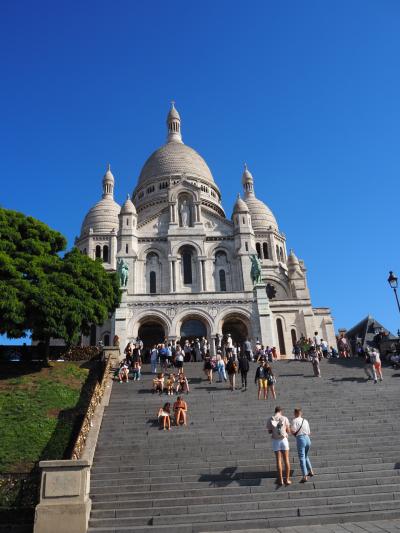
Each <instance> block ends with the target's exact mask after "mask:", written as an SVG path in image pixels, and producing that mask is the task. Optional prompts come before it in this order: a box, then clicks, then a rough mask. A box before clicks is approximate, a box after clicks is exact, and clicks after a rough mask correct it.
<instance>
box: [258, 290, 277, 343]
mask: <svg viewBox="0 0 400 533" xmlns="http://www.w3.org/2000/svg"><path fill="white" fill-rule="evenodd" d="M254 294H255V297H256V305H257V310H258V316H259V321H260V333H261V338H260V341H261V344H263V345H264V346H276V335H275V325H274V320H273V316H272V311H271V308H270V306H269V300H268V296H267V293H266V291H265V285H264V284H260V285H256V286H255V287H254Z"/></svg>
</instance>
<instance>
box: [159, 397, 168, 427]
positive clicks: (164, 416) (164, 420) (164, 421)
mask: <svg viewBox="0 0 400 533" xmlns="http://www.w3.org/2000/svg"><path fill="white" fill-rule="evenodd" d="M158 420H159V422H160V427H161V425H162V428H163V430H164V431H165V430H167V429H168V431H169V430H170V429H171V404H170V403H169V402H167V403H165V404H164V405H163V406H162V407H161V408H160V410H159V411H158Z"/></svg>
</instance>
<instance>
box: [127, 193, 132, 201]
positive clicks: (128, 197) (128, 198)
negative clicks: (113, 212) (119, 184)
mask: <svg viewBox="0 0 400 533" xmlns="http://www.w3.org/2000/svg"><path fill="white" fill-rule="evenodd" d="M126 199H127V200H130V199H131V197H130V196H129V192H128V194H127V195H126Z"/></svg>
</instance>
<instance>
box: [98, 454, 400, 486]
mask: <svg viewBox="0 0 400 533" xmlns="http://www.w3.org/2000/svg"><path fill="white" fill-rule="evenodd" d="M292 462H294V458H293V461H292ZM295 467H296V469H298V465H297V464H295ZM313 467H314V470H316V468H317V461H313ZM275 468H276V465H275V463H264V464H260V465H259V466H258V467H256V466H254V467H252V468H245V467H241V468H239V467H238V468H235V469H228V472H226V473H223V472H221V471H220V470H219V469H217V468H209V469H208V470H207V471H206V472H204V471H203V472H199V471H198V470H195V469H186V470H185V471H182V470H181V471H178V470H176V471H175V472H171V471H170V470H168V469H166V470H165V475H164V474H162V472H160V471H153V472H151V471H147V472H140V473H133V472H115V471H113V472H111V473H107V474H96V473H93V475H92V476H91V479H92V486H93V483H95V482H97V481H106V482H109V483H110V485H113V484H114V485H115V484H119V483H120V481H126V480H134V481H135V483H141V482H145V481H146V480H150V481H151V482H152V483H158V482H159V481H160V480H161V479H165V476H166V475H167V474H168V479H169V481H173V482H175V483H178V482H186V481H196V480H199V476H201V475H203V476H204V475H210V476H221V479H227V480H230V479H232V478H243V479H245V478H252V477H265V476H266V474H268V472H271V471H275ZM397 468H398V467H397V463H396V462H391V463H375V464H370V463H369V462H368V461H366V462H365V464H354V463H351V464H349V465H347V466H344V465H340V466H339V465H338V466H327V467H323V466H320V467H319V468H318V476H322V475H324V474H332V473H339V472H363V471H365V472H366V471H376V472H379V471H381V470H382V471H383V470H385V471H386V470H391V471H393V470H397Z"/></svg>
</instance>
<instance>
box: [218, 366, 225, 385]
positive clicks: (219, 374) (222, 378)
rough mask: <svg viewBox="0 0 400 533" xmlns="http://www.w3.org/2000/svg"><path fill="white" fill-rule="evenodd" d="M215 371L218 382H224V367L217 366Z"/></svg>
mask: <svg viewBox="0 0 400 533" xmlns="http://www.w3.org/2000/svg"><path fill="white" fill-rule="evenodd" d="M217 370H218V377H219V380H220V381H222V380H224V381H226V372H225V365H217Z"/></svg>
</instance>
